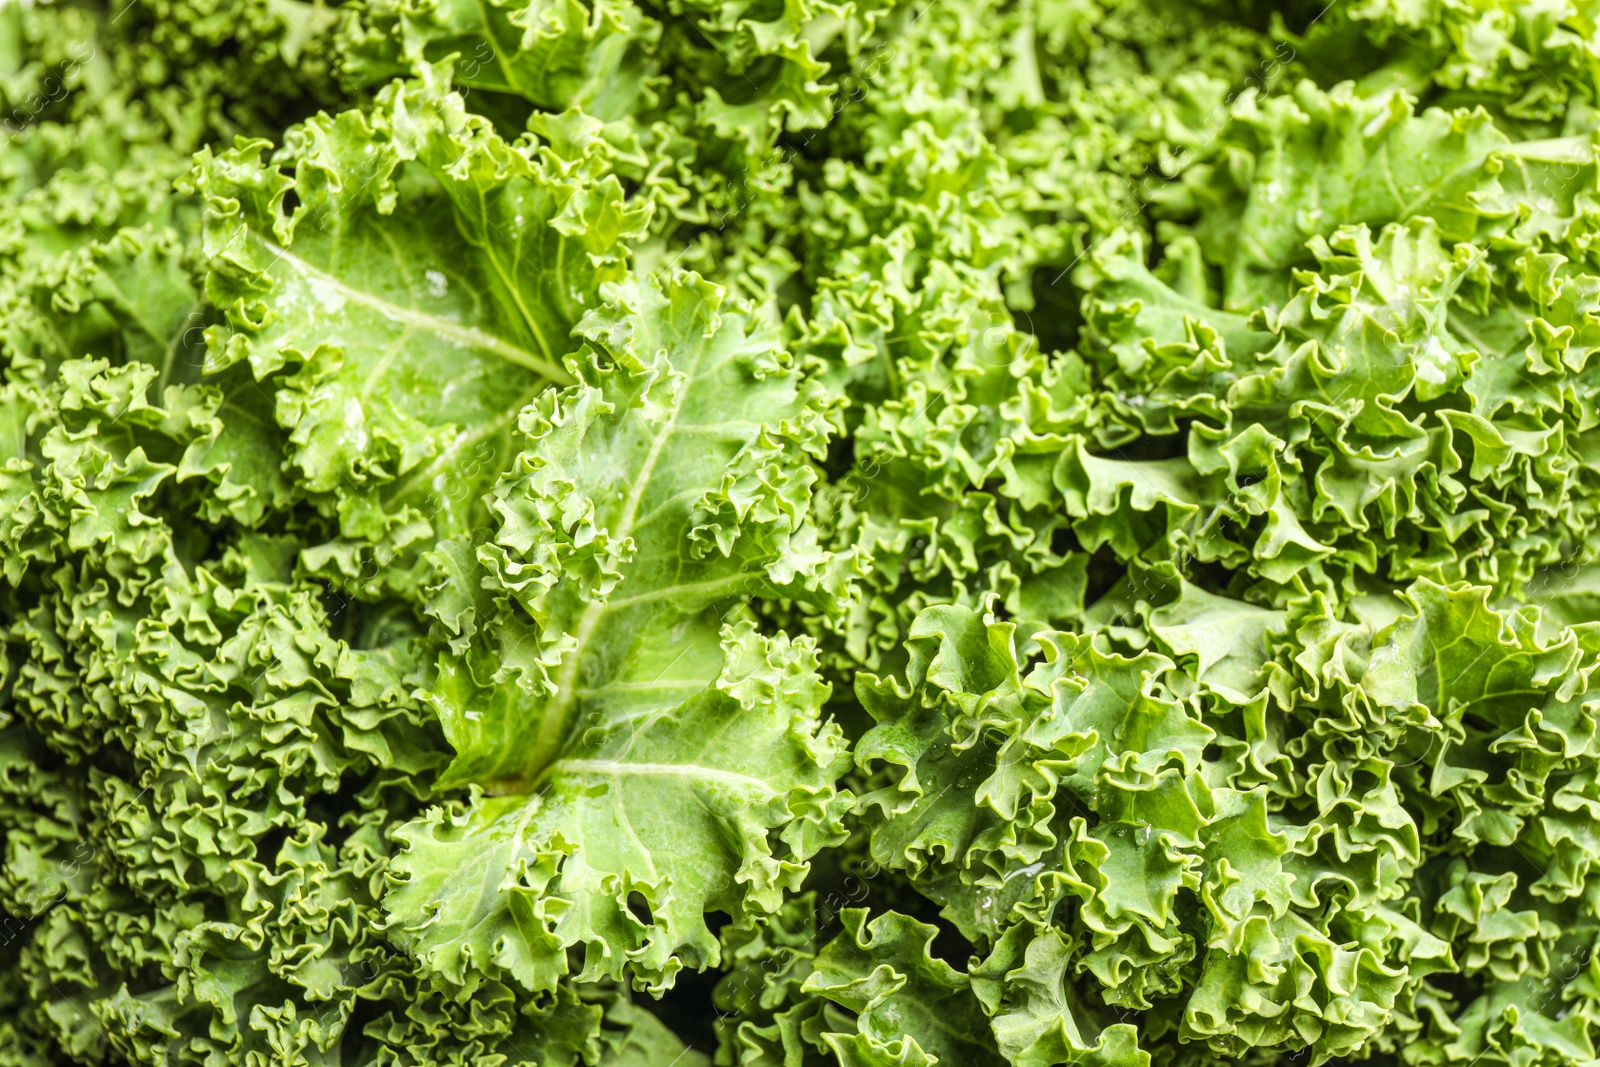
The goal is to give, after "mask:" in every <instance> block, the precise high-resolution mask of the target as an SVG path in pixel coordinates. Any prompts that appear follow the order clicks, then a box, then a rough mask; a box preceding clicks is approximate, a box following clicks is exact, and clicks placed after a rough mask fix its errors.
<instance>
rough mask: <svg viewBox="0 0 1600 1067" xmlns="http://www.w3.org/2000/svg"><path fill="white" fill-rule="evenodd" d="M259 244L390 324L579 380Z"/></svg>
mask: <svg viewBox="0 0 1600 1067" xmlns="http://www.w3.org/2000/svg"><path fill="white" fill-rule="evenodd" d="M256 240H258V241H259V242H260V243H261V246H262V247H263V248H265V249H266V250H267V251H268V252H271V253H272V254H273V255H274V256H276V257H278V258H280V259H282V260H283V261H284V262H285V263H287V264H289V265H290V266H291V267H293V268H294V269H295V270H297V271H299V272H300V273H302V274H304V275H305V276H306V277H308V278H315V279H316V280H318V281H319V282H322V283H324V284H326V285H327V286H328V287H329V288H331V289H333V290H334V291H335V292H337V293H338V294H339V295H340V296H342V297H344V298H345V299H346V300H349V301H351V302H352V303H355V304H359V305H361V306H362V307H365V308H368V309H370V310H372V311H376V312H377V313H378V314H380V315H382V316H383V317H384V318H386V319H390V320H391V321H394V322H398V323H404V324H406V325H408V326H413V327H416V328H418V329H423V330H427V331H429V332H431V333H434V334H436V335H438V336H440V337H444V338H448V339H449V340H452V341H458V342H460V343H462V344H467V345H471V346H473V347H475V348H479V349H482V350H483V351H485V352H489V353H492V354H493V355H496V356H499V357H500V358H501V359H504V360H505V361H506V362H508V363H513V364H515V365H517V366H519V367H525V368H527V369H528V370H531V371H533V372H534V373H536V374H538V375H540V376H541V377H543V378H544V379H545V380H547V381H550V382H553V383H555V384H557V385H573V384H575V383H576V381H577V379H576V378H574V377H573V376H572V375H571V374H569V373H567V370H566V368H564V367H561V366H558V365H557V364H555V363H554V362H552V361H550V360H548V359H545V358H544V357H542V356H539V355H536V354H534V353H532V352H529V351H528V350H526V349H524V348H520V347H518V346H517V345H514V344H511V343H510V342H508V341H506V340H504V339H502V338H499V337H496V336H495V335H494V334H492V333H488V332H486V331H484V330H480V329H478V328H477V327H475V326H463V325H461V324H460V323H456V322H450V321H449V320H448V319H442V318H440V317H439V316H437V315H431V314H429V313H428V312H426V311H419V310H418V309H416V308H407V307H401V306H400V305H399V304H395V303H393V302H391V301H388V300H385V299H383V298H382V297H380V296H377V295H375V294H373V293H369V292H367V291H365V290H363V289H358V288H356V287H355V286H352V285H350V284H349V283H347V282H345V281H343V280H342V279H340V278H339V277H338V276H336V275H333V274H329V273H327V272H326V271H323V270H321V269H320V268H318V267H315V266H313V265H312V264H310V263H308V262H307V261H305V260H303V259H301V258H300V257H299V256H296V255H295V254H294V253H292V252H290V251H289V250H288V249H286V248H281V247H279V246H278V245H277V244H275V243H273V242H272V241H269V240H267V239H266V238H264V237H261V236H259V235H257V236H256Z"/></svg>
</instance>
